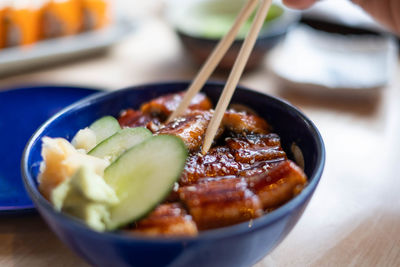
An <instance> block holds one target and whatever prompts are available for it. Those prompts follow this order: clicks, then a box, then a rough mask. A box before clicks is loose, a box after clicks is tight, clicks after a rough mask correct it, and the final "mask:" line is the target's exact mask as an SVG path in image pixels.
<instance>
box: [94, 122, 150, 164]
mask: <svg viewBox="0 0 400 267" xmlns="http://www.w3.org/2000/svg"><path fill="white" fill-rule="evenodd" d="M151 136H153V134H152V133H151V132H150V130H148V129H147V128H143V127H137V128H124V129H122V130H120V131H119V132H117V133H115V134H113V135H112V136H110V137H108V138H107V139H105V140H104V141H102V142H101V143H99V144H98V145H97V146H95V147H94V148H93V149H92V150H90V151H89V153H88V154H89V155H91V156H95V157H98V158H106V157H110V161H111V162H113V161H114V160H115V159H116V158H118V157H119V156H120V155H121V154H122V153H123V152H125V151H126V150H128V149H129V148H131V147H133V146H135V145H137V144H139V143H141V142H143V141H144V140H146V139H147V138H150V137H151Z"/></svg>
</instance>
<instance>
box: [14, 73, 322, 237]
mask: <svg viewBox="0 0 400 267" xmlns="http://www.w3.org/2000/svg"><path fill="white" fill-rule="evenodd" d="M189 83H190V81H182V80H178V81H168V82H155V83H145V84H138V85H133V86H129V87H125V88H123V89H119V90H115V91H106V92H99V93H95V94H93V95H90V96H88V97H85V98H83V99H81V100H79V101H77V102H75V103H73V104H71V105H69V106H67V107H65V108H64V109H62V110H61V111H59V112H58V113H56V114H55V115H53V116H52V117H51V118H49V119H48V120H47V121H46V122H44V123H43V124H42V125H41V126H40V127H39V128H38V129H37V130H36V131H35V133H34V134H33V135H32V136H31V138H30V139H29V141H28V142H27V144H26V146H25V149H24V152H23V155H22V159H21V170H22V176H23V182H24V186H25V189H26V190H27V192H28V194H29V196H30V197H31V199H32V202H33V203H34V205H35V206H36V207H37V208H38V206H41V207H42V208H44V209H45V210H46V211H47V212H49V213H51V214H52V215H53V216H55V217H56V218H58V219H59V220H62V221H63V222H64V223H67V224H70V226H71V227H74V228H77V229H78V230H80V231H86V232H88V234H92V235H94V236H95V237H97V238H100V239H101V238H106V239H109V238H111V239H114V240H119V241H122V242H135V241H140V242H146V243H176V242H190V241H198V240H213V239H222V238H227V237H233V236H238V235H243V234H247V233H249V232H253V231H258V230H260V229H262V228H264V227H268V225H270V224H272V223H274V222H275V221H277V220H279V219H280V218H282V217H283V216H285V215H287V214H288V213H290V212H291V211H292V210H294V209H296V207H298V206H299V205H301V203H303V202H304V200H305V199H307V197H308V196H312V193H313V191H314V190H315V188H316V187H317V185H318V183H319V181H320V179H321V176H322V172H323V169H324V165H325V157H326V152H325V145H324V142H323V139H322V137H321V134H320V133H319V131H318V129H317V127H316V126H315V125H314V123H313V122H312V121H311V120H310V119H309V118H308V117H306V116H305V115H304V114H303V112H301V111H300V110H299V109H298V108H296V107H295V106H293V105H292V104H290V103H289V102H288V101H286V100H283V99H280V98H278V97H275V96H271V95H269V94H266V93H262V92H259V91H255V90H252V89H249V88H247V87H244V86H241V85H239V86H238V87H237V89H239V90H244V91H251V93H255V94H258V95H260V97H261V96H262V97H266V98H269V100H272V101H275V102H277V103H278V104H280V105H284V106H286V107H288V108H289V109H291V110H292V111H294V112H295V113H296V115H298V116H299V117H300V118H301V119H302V120H303V121H304V122H305V123H306V124H307V125H308V126H310V127H308V128H309V130H311V131H312V135H313V136H314V138H315V141H316V144H317V153H318V154H319V155H318V157H317V162H316V168H315V169H314V171H313V173H312V175H311V176H310V177H309V178H308V179H309V181H310V182H309V183H308V184H307V186H306V187H305V188H304V189H303V190H302V191H301V193H300V194H298V195H297V196H295V197H294V198H292V199H291V200H290V201H288V202H287V203H285V204H284V205H282V206H281V207H279V208H278V209H276V210H274V211H272V212H270V213H268V214H265V215H263V216H261V217H259V218H256V219H253V220H250V221H246V222H242V223H238V224H235V225H231V226H226V227H221V228H216V229H210V230H204V231H200V232H199V234H198V235H197V236H184V237H151V236H145V235H141V234H134V233H129V234H127V233H123V232H122V231H121V232H119V231H116V232H106V231H105V232H98V231H96V230H93V229H91V228H89V227H88V226H86V225H85V224H83V223H82V222H81V221H80V220H79V219H77V218H75V217H73V216H70V215H68V214H65V213H62V212H58V211H56V210H55V209H54V207H53V205H51V203H50V202H49V201H48V200H46V199H45V198H44V196H42V194H41V193H40V192H39V190H38V187H37V186H36V182H35V178H36V177H33V176H32V175H31V174H30V171H29V167H30V166H28V160H29V156H30V151H31V150H32V147H33V145H34V144H35V143H36V142H37V141H39V140H38V137H39V136H40V135H41V134H42V133H43V132H44V130H45V129H46V128H47V127H48V126H49V125H51V124H52V123H53V122H54V121H55V120H57V119H58V118H59V117H61V116H62V115H63V114H64V113H67V112H72V111H74V110H77V109H78V110H79V109H80V108H82V107H85V106H88V105H90V104H91V103H93V102H97V101H100V100H102V99H104V98H108V97H112V96H113V95H114V94H117V93H125V92H127V91H133V92H134V91H137V89H141V90H148V89H149V88H151V87H160V86H173V85H177V86H186V87H187V86H188V85H189ZM224 84H225V83H223V82H212V81H211V82H207V83H206V85H205V86H207V85H210V86H221V87H223V85H224ZM38 210H39V209H38ZM39 211H40V210H39ZM40 213H41V212H40ZM251 221H253V223H252V224H251V225H250V223H249V222H251Z"/></svg>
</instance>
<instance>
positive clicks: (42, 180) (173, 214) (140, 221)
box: [39, 93, 307, 236]
mask: <svg viewBox="0 0 400 267" xmlns="http://www.w3.org/2000/svg"><path fill="white" fill-rule="evenodd" d="M182 96H183V93H177V94H168V95H164V96H161V97H158V98H155V99H153V100H151V101H149V102H146V103H144V104H142V106H141V107H140V109H138V110H134V109H126V110H124V111H122V113H121V114H120V116H119V117H118V121H117V120H116V119H115V118H113V117H111V116H106V117H103V118H101V119H99V120H97V121H95V122H94V123H92V124H91V125H90V126H89V127H88V128H85V129H82V130H80V131H79V132H78V133H77V134H76V135H75V137H74V138H73V139H72V141H71V143H69V142H68V141H67V140H65V139H61V138H54V139H52V138H48V137H46V138H43V148H42V156H43V159H44V161H43V163H42V167H41V173H40V174H39V189H40V191H41V192H42V194H43V195H44V196H45V197H46V198H47V199H49V200H50V201H51V202H52V203H53V205H54V207H55V208H56V209H57V210H60V211H64V212H66V213H69V214H71V215H74V216H76V217H79V218H81V219H83V220H84V221H85V222H86V224H88V225H89V226H90V227H92V228H94V229H96V230H100V231H102V230H116V229H119V230H123V231H125V232H133V233H140V234H145V235H164V236H193V235H197V234H198V232H199V231H202V230H208V229H214V228H219V227H224V226H229V225H233V224H237V223H240V222H244V221H248V220H251V219H255V218H258V217H260V216H262V215H263V214H266V213H269V212H271V211H273V210H275V209H276V208H278V207H280V206H281V205H283V204H284V203H286V202H287V201H289V200H290V199H292V198H293V197H294V196H296V195H297V194H299V193H300V192H301V191H302V189H303V188H304V187H305V186H306V184H307V177H306V175H305V174H304V172H303V170H302V169H301V168H300V167H298V166H297V165H296V164H295V163H294V162H292V161H291V160H288V159H287V155H286V153H285V151H283V149H282V147H281V143H280V138H279V136H278V135H277V134H275V133H272V131H271V126H270V125H269V124H268V123H267V122H266V121H265V120H264V119H263V118H261V117H259V116H258V115H256V114H251V113H249V112H245V111H238V110H233V109H230V110H228V111H226V112H225V115H224V119H223V121H222V123H221V126H220V129H219V131H218V135H217V137H216V138H215V140H214V145H213V146H212V148H211V149H210V151H209V152H208V153H207V154H205V155H202V154H200V149H201V145H202V141H203V137H204V133H205V130H206V128H207V125H208V122H209V121H210V119H211V116H212V112H213V110H212V104H211V101H210V100H209V99H208V98H207V97H206V96H205V95H203V94H198V95H197V96H196V97H195V98H194V99H193V101H192V103H191V105H190V107H189V109H188V111H187V113H186V114H184V115H183V116H181V117H179V118H177V119H175V120H174V121H172V122H170V123H165V121H166V119H167V118H168V116H169V115H170V114H171V113H172V111H173V110H174V109H175V108H176V107H177V105H178V104H179V102H180V101H181V99H182ZM187 151H188V152H189V155H187Z"/></svg>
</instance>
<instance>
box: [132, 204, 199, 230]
mask: <svg viewBox="0 0 400 267" xmlns="http://www.w3.org/2000/svg"><path fill="white" fill-rule="evenodd" d="M127 231H130V232H133V233H141V234H146V235H150V236H158V235H168V236H195V235H197V232H198V231H197V226H196V224H195V223H194V221H193V220H192V216H190V215H188V214H187V212H186V211H185V209H183V207H182V205H181V204H180V203H168V204H161V205H159V206H158V207H157V208H156V209H155V210H154V211H153V212H151V213H150V214H149V215H148V216H147V217H146V218H145V219H143V220H140V221H139V222H138V223H137V224H136V225H135V227H134V228H132V229H128V230H127Z"/></svg>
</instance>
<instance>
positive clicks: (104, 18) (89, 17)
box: [81, 0, 111, 31]
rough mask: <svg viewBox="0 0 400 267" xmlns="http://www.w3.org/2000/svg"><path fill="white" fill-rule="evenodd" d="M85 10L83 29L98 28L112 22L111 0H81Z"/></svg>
mask: <svg viewBox="0 0 400 267" xmlns="http://www.w3.org/2000/svg"><path fill="white" fill-rule="evenodd" d="M81 4H82V10H83V30H86V31H87V30H96V29H100V28H103V27H105V26H106V25H108V24H109V23H110V20H111V14H110V13H111V12H110V1H108V0H81Z"/></svg>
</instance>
